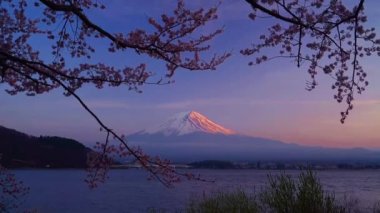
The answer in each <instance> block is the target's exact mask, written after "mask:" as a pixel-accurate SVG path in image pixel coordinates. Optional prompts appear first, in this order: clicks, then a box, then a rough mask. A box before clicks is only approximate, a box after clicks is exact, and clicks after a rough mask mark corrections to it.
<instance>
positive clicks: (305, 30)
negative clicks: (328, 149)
mask: <svg viewBox="0 0 380 213" xmlns="http://www.w3.org/2000/svg"><path fill="white" fill-rule="evenodd" d="M246 2H247V3H248V4H249V5H250V6H251V7H252V9H253V13H251V14H250V17H251V19H253V20H255V18H256V17H257V14H258V13H264V14H265V15H269V16H270V17H273V18H275V19H277V20H279V21H281V22H282V23H277V24H275V25H273V26H272V27H270V28H269V33H268V34H267V35H265V34H264V35H261V36H260V40H261V41H262V43H260V42H259V43H258V44H253V45H252V47H251V48H246V49H243V50H242V51H241V53H242V54H243V55H247V56H249V55H253V54H258V53H259V52H260V51H261V50H263V49H264V48H271V47H276V46H279V47H280V55H284V54H286V53H291V55H292V56H296V58H297V60H296V65H297V66H298V67H300V65H301V62H302V61H304V60H306V61H309V62H310V65H309V68H308V72H309V74H310V77H311V81H308V82H307V90H312V89H314V88H315V86H316V85H317V81H316V75H317V73H318V72H319V69H320V70H322V71H323V72H324V73H325V74H328V75H330V76H332V74H334V76H335V77H333V79H334V80H335V82H334V84H333V85H332V89H334V90H336V94H335V95H334V99H335V100H336V101H337V102H339V103H341V102H343V101H344V102H345V103H346V104H347V107H346V110H344V111H342V112H341V119H340V121H341V122H342V123H344V121H345V120H346V118H347V116H348V114H349V111H350V110H352V109H353V101H354V94H355V93H357V94H361V93H362V92H363V91H364V90H365V87H366V86H368V81H366V80H365V78H366V76H367V74H366V72H365V71H364V69H363V67H362V66H360V64H359V58H362V57H364V56H370V55H371V54H374V53H377V54H378V55H380V39H376V34H375V32H374V31H375V29H374V28H371V29H365V28H364V24H363V23H365V22H366V20H367V18H366V16H365V15H364V13H363V10H364V2H365V0H359V1H358V4H357V5H356V6H355V7H354V8H353V9H352V10H351V9H349V8H348V7H347V6H345V5H344V4H343V2H342V1H329V2H328V3H327V4H323V3H324V2H325V0H317V1H312V0H305V1H303V3H300V2H299V1H297V0H289V1H285V0H271V1H267V0H246ZM282 24H284V25H282ZM358 39H361V40H362V42H359V41H358ZM294 46H297V47H298V48H297V50H295V48H294ZM301 50H302V51H301ZM272 58H273V57H272ZM267 60H268V57H267V56H266V55H261V56H257V57H256V62H255V63H253V62H250V63H249V64H250V65H253V64H258V63H262V62H264V61H267ZM349 66H352V69H349ZM317 68H318V69H317Z"/></svg>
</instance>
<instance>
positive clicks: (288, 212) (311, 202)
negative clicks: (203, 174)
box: [186, 170, 379, 213]
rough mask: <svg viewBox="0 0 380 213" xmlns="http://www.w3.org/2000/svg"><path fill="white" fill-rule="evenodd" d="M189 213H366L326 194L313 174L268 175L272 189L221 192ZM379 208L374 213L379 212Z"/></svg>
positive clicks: (190, 207)
mask: <svg viewBox="0 0 380 213" xmlns="http://www.w3.org/2000/svg"><path fill="white" fill-rule="evenodd" d="M186 211H187V212H189V213H209V212H210V213H211V212H231V213H242V212H246V213H258V212H260V213H261V212H271V213H305V212H307V213H353V212H363V211H364V210H363V209H360V208H359V207H358V201H357V200H356V199H348V198H347V197H346V198H344V199H342V200H337V199H336V198H335V196H334V194H333V193H332V192H326V191H324V190H323V187H322V185H321V183H320V181H319V179H318V178H317V176H316V173H315V172H313V171H311V170H306V171H302V172H301V173H300V175H299V176H298V178H296V179H295V178H293V177H291V176H289V175H287V174H285V173H282V174H280V175H276V176H273V175H268V185H267V187H266V188H264V189H263V190H262V191H261V192H258V193H254V194H248V193H246V192H244V191H242V190H237V191H235V192H219V193H217V194H214V195H212V196H209V197H206V196H204V197H203V198H201V199H198V200H193V201H191V202H190V204H189V205H188V207H187V210H186ZM366 211H368V210H366ZM378 211H379V208H378V206H375V207H374V208H373V212H378Z"/></svg>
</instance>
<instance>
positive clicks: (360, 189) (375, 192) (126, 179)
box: [13, 169, 380, 213]
mask: <svg viewBox="0 0 380 213" xmlns="http://www.w3.org/2000/svg"><path fill="white" fill-rule="evenodd" d="M13 172H14V173H15V174H16V176H17V178H18V179H19V180H22V181H24V182H25V184H26V185H27V186H29V187H30V193H29V194H28V195H27V197H26V200H25V202H24V204H23V208H29V209H36V210H37V211H38V212H70V213H75V212H146V211H147V209H148V208H150V207H154V208H158V209H160V208H164V209H167V210H174V209H181V208H183V207H184V206H186V204H187V203H188V202H189V200H190V199H193V198H195V197H197V196H202V195H203V194H206V195H209V194H212V193H213V192H217V191H220V190H223V191H225V190H234V189H237V188H241V189H244V190H246V191H248V192H252V191H255V190H256V191H258V190H260V189H261V188H262V187H263V186H265V183H266V182H267V174H268V173H272V174H278V173H279V172H280V171H268V170H190V172H192V173H193V174H200V175H201V176H202V177H203V178H206V179H215V180H216V182H215V183H206V182H187V181H185V182H181V183H180V184H178V185H176V186H175V187H174V188H166V187H164V186H163V185H161V184H160V183H159V182H157V181H148V180H147V177H148V175H147V173H146V172H145V171H143V170H139V169H128V170H112V171H111V172H110V179H109V180H108V181H107V182H106V183H105V184H103V185H101V186H99V187H98V188H96V189H92V190H91V189H89V188H88V186H87V185H86V184H85V183H84V181H83V180H84V178H85V176H86V172H85V171H83V170H14V171H13ZM286 173H288V174H291V175H293V176H296V175H297V174H298V173H299V171H286ZM318 177H319V178H320V180H321V182H322V183H323V185H324V189H325V190H327V191H335V194H336V197H337V198H341V197H343V196H344V195H345V194H347V195H350V196H353V197H355V198H358V199H359V200H360V205H361V206H363V208H364V207H365V206H371V207H372V205H373V204H374V203H375V202H376V201H379V200H380V170H358V171H351V170H328V171H318Z"/></svg>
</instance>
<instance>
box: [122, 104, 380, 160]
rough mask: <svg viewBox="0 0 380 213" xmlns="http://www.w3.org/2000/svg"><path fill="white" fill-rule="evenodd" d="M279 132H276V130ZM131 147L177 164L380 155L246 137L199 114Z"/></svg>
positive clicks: (182, 116)
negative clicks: (209, 161)
mask: <svg viewBox="0 0 380 213" xmlns="http://www.w3.org/2000/svg"><path fill="white" fill-rule="evenodd" d="M273 131H275V130H273ZM127 138H128V140H129V143H130V144H132V145H137V146H140V147H142V148H143V149H144V150H145V151H146V152H147V153H148V154H150V155H159V156H162V157H164V158H168V159H170V160H172V161H176V162H190V161H199V160H231V161H329V162H331V161H334V162H337V161H339V162H349V161H355V162H357V161H366V162H368V161H376V162H380V154H379V153H378V152H374V151H370V150H366V149H362V148H354V149H342V148H323V147H308V146H301V145H298V144H292V143H284V142H281V141H277V140H271V139H266V138H259V137H252V136H246V135H242V134H239V133H237V132H236V131H234V130H231V129H228V128H226V127H223V126H222V125H220V124H217V123H216V122H214V121H212V120H210V119H209V118H207V117H206V116H204V115H202V114H201V113H199V112H195V111H190V112H182V113H178V114H176V115H174V116H172V117H169V118H168V119H167V120H166V121H164V122H162V123H161V124H159V125H156V126H153V127H149V128H147V129H145V130H142V131H139V132H137V133H134V134H131V135H128V137H127Z"/></svg>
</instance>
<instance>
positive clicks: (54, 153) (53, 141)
mask: <svg viewBox="0 0 380 213" xmlns="http://www.w3.org/2000/svg"><path fill="white" fill-rule="evenodd" d="M89 151H90V149H88V148H86V147H85V146H84V145H83V144H81V143H79V142H77V141H75V140H71V139H67V138H60V137H45V136H44V137H34V136H29V135H26V134H24V133H21V132H18V131H16V130H13V129H8V128H5V127H2V126H0V155H1V156H2V157H1V159H0V162H1V164H2V165H4V166H6V167H46V166H49V167H52V168H78V167H81V168H83V167H85V166H86V161H87V153H88V152H89Z"/></svg>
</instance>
